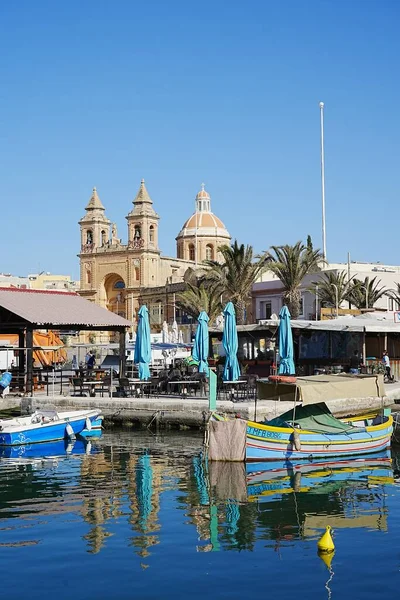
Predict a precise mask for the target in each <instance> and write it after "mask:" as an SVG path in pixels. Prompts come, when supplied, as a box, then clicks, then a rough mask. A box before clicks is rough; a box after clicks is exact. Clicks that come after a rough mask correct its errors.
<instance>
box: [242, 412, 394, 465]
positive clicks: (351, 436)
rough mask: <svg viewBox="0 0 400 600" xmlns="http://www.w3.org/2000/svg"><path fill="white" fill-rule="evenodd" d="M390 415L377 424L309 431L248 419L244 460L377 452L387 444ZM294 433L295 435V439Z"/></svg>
mask: <svg viewBox="0 0 400 600" xmlns="http://www.w3.org/2000/svg"><path fill="white" fill-rule="evenodd" d="M392 430H393V418H392V417H391V416H389V417H387V418H386V419H385V421H384V422H383V423H381V424H379V425H371V426H369V427H362V428H360V429H359V431H355V432H351V433H347V434H345V433H330V434H325V433H324V434H322V433H313V432H311V431H303V430H300V431H299V430H296V433H295V434H294V433H293V429H291V428H284V427H273V426H269V425H263V424H260V423H255V422H252V421H249V422H248V423H247V434H246V460H247V461H269V460H277V459H280V458H283V459H286V460H303V459H310V458H329V457H331V456H359V455H362V454H370V453H373V452H381V451H382V450H385V449H386V448H388V447H389V446H390V439H391V435H392ZM294 435H296V436H297V440H295V437H294Z"/></svg>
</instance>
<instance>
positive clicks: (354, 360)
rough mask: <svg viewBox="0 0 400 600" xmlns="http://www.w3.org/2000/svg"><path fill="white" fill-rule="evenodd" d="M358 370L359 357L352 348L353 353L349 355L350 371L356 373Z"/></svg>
mask: <svg viewBox="0 0 400 600" xmlns="http://www.w3.org/2000/svg"><path fill="white" fill-rule="evenodd" d="M359 372H360V357H359V356H358V352H357V350H354V354H353V355H352V356H351V357H350V373H352V374H353V375H357V374H358V373H359Z"/></svg>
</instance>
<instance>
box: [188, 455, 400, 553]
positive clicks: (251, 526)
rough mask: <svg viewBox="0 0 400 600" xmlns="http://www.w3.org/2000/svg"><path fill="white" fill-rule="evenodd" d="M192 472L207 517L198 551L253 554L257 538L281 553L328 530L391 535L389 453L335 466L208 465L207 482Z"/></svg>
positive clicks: (319, 463)
mask: <svg viewBox="0 0 400 600" xmlns="http://www.w3.org/2000/svg"><path fill="white" fill-rule="evenodd" d="M194 471H195V477H196V481H197V482H198V484H200V488H199V498H200V499H202V500H201V502H202V503H203V504H204V505H205V504H208V507H207V510H208V512H209V514H207V515H206V516H205V521H206V522H208V523H209V528H208V535H207V532H206V531H205V530H204V528H203V529H202V528H201V527H200V530H199V528H198V531H199V534H200V535H201V539H203V540H204V541H207V542H209V543H208V544H205V545H204V546H203V547H202V548H199V550H201V551H211V550H214V551H215V550H216V549H219V548H220V547H221V545H222V547H225V549H230V548H233V547H236V548H239V549H243V548H248V549H249V548H252V547H253V545H254V542H255V539H256V538H257V537H259V536H260V535H261V536H262V538H263V539H269V540H271V541H273V542H274V544H276V545H275V549H278V547H279V544H280V543H292V542H294V541H295V540H296V539H307V538H308V539H314V538H315V539H316V538H317V537H318V536H319V535H320V534H321V531H322V530H324V529H325V527H326V525H330V526H331V527H332V528H333V529H338V528H354V527H364V528H368V529H375V530H383V531H385V530H386V529H387V508H386V506H385V495H386V494H385V486H387V485H390V484H392V483H394V478H393V470H392V462H391V458H390V454H388V453H387V452H384V453H382V454H372V455H370V456H369V455H367V456H365V457H363V458H360V459H343V458H342V459H337V460H334V461H333V460H329V461H328V460H326V461H322V460H321V461H313V462H310V461H299V462H297V463H294V462H290V461H282V462H274V463H265V462H263V463H253V464H247V465H244V464H242V463H223V462H211V463H209V464H208V465H204V474H203V477H201V476H200V474H199V465H198V464H197V465H194ZM196 471H197V474H196ZM204 482H207V483H206V485H207V484H208V485H207V490H205V489H204ZM206 491H208V496H207V495H206ZM206 497H207V501H206V502H205V499H206ZM215 507H216V508H217V510H215ZM197 521H199V516H197ZM216 531H218V535H216Z"/></svg>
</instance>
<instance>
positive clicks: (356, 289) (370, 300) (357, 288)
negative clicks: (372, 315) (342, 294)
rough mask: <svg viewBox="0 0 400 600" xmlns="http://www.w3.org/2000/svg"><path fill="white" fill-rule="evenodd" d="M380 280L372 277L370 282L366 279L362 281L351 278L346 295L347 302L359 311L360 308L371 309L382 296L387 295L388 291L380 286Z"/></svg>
mask: <svg viewBox="0 0 400 600" xmlns="http://www.w3.org/2000/svg"><path fill="white" fill-rule="evenodd" d="M380 284H381V280H380V279H378V281H377V278H376V277H374V278H373V279H371V280H370V278H369V277H366V278H365V279H364V281H362V280H361V279H357V278H353V279H352V281H351V285H350V288H349V293H348V298H347V299H348V300H349V301H350V302H351V304H353V305H354V306H355V307H356V308H358V309H359V310H360V309H362V308H373V307H374V305H375V304H376V303H377V302H378V300H379V299H380V298H382V296H385V295H387V293H388V290H387V289H386V288H385V287H384V286H382V287H379V286H380Z"/></svg>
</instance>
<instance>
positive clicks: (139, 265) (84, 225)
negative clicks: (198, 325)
mask: <svg viewBox="0 0 400 600" xmlns="http://www.w3.org/2000/svg"><path fill="white" fill-rule="evenodd" d="M126 220H127V241H126V242H123V241H122V239H121V238H120V237H119V235H118V232H117V227H116V225H115V223H112V222H111V220H110V219H109V218H108V217H107V216H106V212H105V207H104V206H103V204H102V202H101V200H100V197H99V195H98V193H97V190H96V188H93V193H92V195H91V197H90V200H89V202H88V204H87V205H86V208H85V215H84V216H83V217H82V219H81V220H80V221H79V225H80V233H81V248H80V253H79V261H80V291H79V293H80V294H81V295H82V296H83V297H85V298H87V299H88V300H91V301H92V302H95V303H96V304H98V305H99V306H102V307H104V308H108V309H109V310H111V311H112V312H115V313H118V314H119V315H120V316H122V317H125V318H127V319H128V320H129V321H131V322H132V323H133V324H134V322H135V320H136V315H137V311H138V309H139V307H140V305H141V304H146V305H147V307H148V309H149V315H150V324H151V326H152V329H153V330H154V331H158V330H159V329H160V328H161V325H162V323H163V321H164V320H166V321H167V322H171V321H172V320H173V319H174V318H176V320H177V322H178V324H179V323H182V321H184V320H185V316H184V315H181V314H180V313H179V311H178V310H177V309H176V305H175V297H176V293H178V292H180V291H182V290H183V289H185V281H186V280H187V279H188V278H190V276H191V274H192V273H193V270H195V269H196V268H197V267H198V266H199V265H200V263H201V262H202V261H203V260H205V259H207V258H209V259H218V258H219V254H218V247H219V246H221V245H223V244H229V243H230V240H231V237H230V235H229V233H228V231H227V229H226V228H225V226H224V224H223V223H222V221H221V220H220V219H219V218H218V217H216V216H215V215H214V214H213V212H212V211H211V199H210V195H209V194H208V192H207V191H206V190H205V188H204V185H202V186H201V190H200V191H199V193H198V194H197V196H196V199H195V211H194V213H193V215H191V216H190V217H189V219H187V220H186V221H185V223H184V225H183V227H182V228H181V230H180V232H179V233H178V235H177V237H176V243H177V246H176V247H177V256H176V257H169V256H163V255H162V253H161V249H160V247H159V243H158V238H159V235H158V234H159V222H160V217H159V215H158V214H157V212H156V210H155V208H154V206H153V201H152V199H151V197H150V195H149V193H148V191H147V188H146V185H145V182H144V180H142V182H141V184H140V187H139V190H138V192H137V194H136V196H135V198H134V200H133V208H132V209H131V211H130V212H129V213H128V214H127V216H126Z"/></svg>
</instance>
